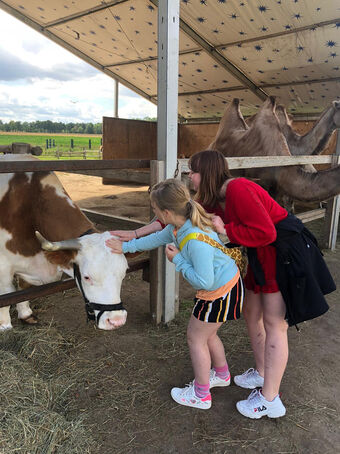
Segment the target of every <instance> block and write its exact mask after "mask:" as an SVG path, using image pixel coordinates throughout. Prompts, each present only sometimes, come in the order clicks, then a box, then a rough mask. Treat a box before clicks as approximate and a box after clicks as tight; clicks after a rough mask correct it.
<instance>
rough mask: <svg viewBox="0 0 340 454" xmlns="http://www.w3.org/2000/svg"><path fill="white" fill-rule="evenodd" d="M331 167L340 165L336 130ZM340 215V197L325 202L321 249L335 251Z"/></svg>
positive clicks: (339, 141) (338, 138) (338, 136)
mask: <svg viewBox="0 0 340 454" xmlns="http://www.w3.org/2000/svg"><path fill="white" fill-rule="evenodd" d="M333 158H334V159H333V163H332V165H333V166H336V165H339V164H340V129H338V130H337V140H336V150H335V155H333ZM339 214H340V196H339V195H337V196H335V197H333V199H331V200H329V201H328V202H327V208H326V216H325V225H324V233H323V238H322V244H321V245H322V247H325V248H327V249H331V250H332V251H335V248H336V240H337V236H338V227H339Z"/></svg>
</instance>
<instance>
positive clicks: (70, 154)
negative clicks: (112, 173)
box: [41, 149, 103, 159]
mask: <svg viewBox="0 0 340 454" xmlns="http://www.w3.org/2000/svg"><path fill="white" fill-rule="evenodd" d="M41 156H42V157H46V158H55V159H63V158H69V159H102V158H103V152H102V151H101V150H98V151H93V150H85V149H84V150H83V151H72V150H68V151H65V150H63V151H60V150H58V149H57V150H53V151H52V150H50V149H49V150H48V151H47V150H45V151H43V153H42V155H41Z"/></svg>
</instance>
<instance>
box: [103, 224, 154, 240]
mask: <svg viewBox="0 0 340 454" xmlns="http://www.w3.org/2000/svg"><path fill="white" fill-rule="evenodd" d="M159 230H162V225H161V223H160V222H159V221H154V222H151V224H147V225H144V226H143V227H139V228H138V229H136V230H112V231H110V233H111V235H114V236H117V237H118V238H119V239H120V240H121V241H129V240H133V239H134V238H141V237H142V236H146V235H150V234H151V233H154V232H158V231H159Z"/></svg>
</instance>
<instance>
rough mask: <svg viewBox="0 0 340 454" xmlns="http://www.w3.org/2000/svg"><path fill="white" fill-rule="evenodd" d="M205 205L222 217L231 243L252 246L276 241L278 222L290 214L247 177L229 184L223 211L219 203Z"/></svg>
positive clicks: (210, 211)
mask: <svg viewBox="0 0 340 454" xmlns="http://www.w3.org/2000/svg"><path fill="white" fill-rule="evenodd" d="M204 208H205V209H206V211H208V212H209V213H215V214H216V215H217V216H220V217H221V218H222V220H223V221H224V222H225V229H226V232H227V235H228V238H229V240H230V241H231V242H232V243H237V244H241V245H243V246H249V247H261V246H267V245H268V244H270V243H272V242H273V241H275V239H276V230H275V224H277V223H278V222H280V221H282V219H284V218H285V217H287V214H288V213H287V211H286V210H285V209H284V208H282V207H281V206H280V205H279V204H278V203H277V202H275V200H274V199H273V198H272V197H270V195H269V194H268V192H267V191H265V190H264V189H263V188H262V187H261V186H259V185H258V184H256V183H254V182H252V181H250V180H247V179H246V178H235V179H234V180H232V181H230V182H229V184H228V185H227V189H226V195H225V210H224V212H223V209H222V208H221V206H220V205H216V206H215V207H204Z"/></svg>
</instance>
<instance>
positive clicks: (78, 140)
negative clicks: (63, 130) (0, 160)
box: [0, 133, 101, 159]
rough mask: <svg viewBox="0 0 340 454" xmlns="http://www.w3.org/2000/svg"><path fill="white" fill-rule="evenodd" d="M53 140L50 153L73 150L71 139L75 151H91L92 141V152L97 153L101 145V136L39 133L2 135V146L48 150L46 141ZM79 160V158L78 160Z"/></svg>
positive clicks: (0, 135) (0, 142)
mask: <svg viewBox="0 0 340 454" xmlns="http://www.w3.org/2000/svg"><path fill="white" fill-rule="evenodd" d="M49 139H51V144H53V140H54V144H55V147H53V148H50V149H49V150H48V151H57V150H59V151H61V152H63V151H69V150H71V139H73V145H74V147H73V149H72V150H73V151H82V150H84V149H85V150H89V140H91V150H93V151H97V150H99V148H100V145H101V135H81V134H74V135H68V134H37V133H20V134H19V133H13V134H12V133H1V134H0V145H9V144H11V143H13V142H25V143H29V144H31V145H32V146H39V147H41V148H42V149H43V150H45V149H46V140H49ZM78 159H79V158H78Z"/></svg>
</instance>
